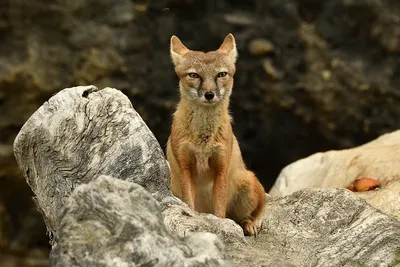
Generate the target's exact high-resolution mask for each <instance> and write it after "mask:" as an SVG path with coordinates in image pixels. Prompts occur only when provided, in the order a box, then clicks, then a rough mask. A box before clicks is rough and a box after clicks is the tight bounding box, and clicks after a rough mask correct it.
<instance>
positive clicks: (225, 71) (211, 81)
mask: <svg viewBox="0 0 400 267" xmlns="http://www.w3.org/2000/svg"><path fill="white" fill-rule="evenodd" d="M170 49H171V57H172V62H173V63H174V65H175V72H176V74H177V75H178V77H179V88H180V93H181V97H184V98H186V99H188V100H189V101H193V102H197V103H199V104H203V105H214V104H216V103H219V102H222V101H223V100H227V99H229V97H230V95H231V93H232V87H233V75H234V74H235V71H236V68H235V62H236V58H237V50H236V44H235V38H234V37H233V35H232V34H228V35H227V36H226V37H225V40H224V41H223V43H222V44H221V46H220V47H219V48H218V49H217V50H215V51H210V52H201V51H193V50H189V49H188V48H187V47H186V46H185V45H184V44H183V43H182V42H181V40H179V38H178V37H176V36H172V37H171V47H170Z"/></svg>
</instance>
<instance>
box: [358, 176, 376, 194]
mask: <svg viewBox="0 0 400 267" xmlns="http://www.w3.org/2000/svg"><path fill="white" fill-rule="evenodd" d="M380 186H381V183H380V182H379V181H378V180H375V179H372V178H367V177H364V178H359V179H357V180H355V181H354V189H355V191H357V192H365V191H370V190H374V189H375V188H377V187H380Z"/></svg>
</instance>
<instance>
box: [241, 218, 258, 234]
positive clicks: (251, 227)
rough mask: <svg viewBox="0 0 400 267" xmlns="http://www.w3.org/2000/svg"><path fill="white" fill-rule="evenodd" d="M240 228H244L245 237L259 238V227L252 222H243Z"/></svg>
mask: <svg viewBox="0 0 400 267" xmlns="http://www.w3.org/2000/svg"><path fill="white" fill-rule="evenodd" d="M240 226H241V227H242V228H243V232H244V235H245V236H252V235H254V237H257V227H256V225H255V224H254V222H253V221H251V220H248V219H247V220H243V221H242V222H241V223H240Z"/></svg>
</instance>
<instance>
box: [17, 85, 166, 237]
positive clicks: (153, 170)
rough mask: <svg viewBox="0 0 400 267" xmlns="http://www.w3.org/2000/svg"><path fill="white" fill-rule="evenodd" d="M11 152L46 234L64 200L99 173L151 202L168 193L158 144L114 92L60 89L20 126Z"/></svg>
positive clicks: (53, 227)
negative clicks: (138, 188)
mask: <svg viewBox="0 0 400 267" xmlns="http://www.w3.org/2000/svg"><path fill="white" fill-rule="evenodd" d="M14 152H15V157H16V159H17V162H18V164H19V166H20V168H21V170H22V173H23V175H24V176H25V178H26V181H27V183H28V184H29V185H30V187H31V189H32V191H33V193H34V194H35V201H36V203H37V206H38V209H39V211H40V212H41V213H42V215H43V217H44V220H45V222H46V226H47V228H48V231H49V232H50V233H51V234H52V233H53V232H54V231H55V230H56V229H57V223H58V216H59V214H60V211H61V210H62V207H63V205H64V203H65V199H66V198H67V197H68V196H69V195H70V194H71V192H72V191H73V190H74V188H75V187H76V186H78V185H79V184H82V183H88V182H90V181H91V179H93V178H94V177H97V176H98V175H100V174H105V175H112V176H113V177H115V178H119V179H122V180H128V181H134V182H136V183H138V184H140V185H143V186H146V189H147V190H149V192H151V193H153V194H154V195H155V197H156V198H161V197H162V196H163V195H164V194H167V193H168V192H169V168H168V165H167V162H166V160H165V157H164V154H163V151H162V149H161V147H160V145H159V143H158V142H157V140H156V138H155V137H154V135H153V134H152V132H151V131H150V130H149V129H148V127H147V125H146V124H145V123H144V122H143V120H142V119H141V117H140V116H139V114H138V113H137V112H136V111H135V109H134V108H133V107H132V104H131V102H130V101H129V99H128V98H127V97H126V96H125V95H124V94H123V93H121V92H120V91H118V90H116V89H112V88H105V89H103V90H98V89H97V88H96V87H94V86H86V87H84V86H82V87H73V88H67V89H64V90H62V91H60V92H59V93H57V94H56V95H54V96H53V97H51V98H50V99H49V100H48V101H47V102H45V103H44V104H43V106H42V107H40V108H39V109H38V110H37V111H36V112H35V113H34V114H33V115H32V116H31V117H30V118H29V120H28V121H27V122H26V123H25V124H24V126H23V127H22V129H21V131H20V132H19V134H18V136H17V137H16V139H15V143H14Z"/></svg>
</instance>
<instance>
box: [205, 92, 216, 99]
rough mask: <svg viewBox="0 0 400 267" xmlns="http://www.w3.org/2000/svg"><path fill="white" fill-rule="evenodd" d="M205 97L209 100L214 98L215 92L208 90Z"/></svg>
mask: <svg viewBox="0 0 400 267" xmlns="http://www.w3.org/2000/svg"><path fill="white" fill-rule="evenodd" d="M204 97H205V98H206V99H207V100H211V99H213V98H214V93H213V92H207V93H205V94H204Z"/></svg>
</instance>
